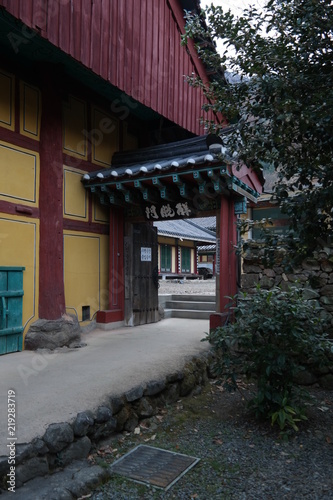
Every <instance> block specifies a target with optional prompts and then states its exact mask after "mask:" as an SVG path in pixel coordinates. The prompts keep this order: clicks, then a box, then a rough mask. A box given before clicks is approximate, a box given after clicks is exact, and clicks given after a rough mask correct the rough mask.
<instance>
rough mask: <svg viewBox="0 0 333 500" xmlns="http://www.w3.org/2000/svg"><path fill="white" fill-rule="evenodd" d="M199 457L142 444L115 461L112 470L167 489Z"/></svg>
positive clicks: (134, 479) (195, 462) (140, 481)
mask: <svg viewBox="0 0 333 500" xmlns="http://www.w3.org/2000/svg"><path fill="white" fill-rule="evenodd" d="M199 460H200V459H199V458H195V457H190V456H188V455H182V454H181V453H175V452H173V451H167V450H162V449H161V448H154V447H152V446H146V445H142V444H140V445H139V446H137V447H136V448H134V449H133V450H131V451H129V452H128V453H126V455H124V456H123V457H121V458H120V459H119V460H117V461H116V462H114V463H113V464H112V465H111V467H110V469H111V472H113V473H115V474H119V475H120V476H124V477H127V478H129V479H132V480H133V481H136V482H138V483H143V484H147V485H152V486H155V487H156V488H161V489H164V490H165V491H167V490H168V489H169V488H171V486H172V485H173V484H174V483H175V482H176V481H178V479H180V478H181V477H182V476H183V475H184V474H186V472H187V471H189V470H190V469H191V468H192V467H194V466H195V465H196V464H197V463H198V462H199Z"/></svg>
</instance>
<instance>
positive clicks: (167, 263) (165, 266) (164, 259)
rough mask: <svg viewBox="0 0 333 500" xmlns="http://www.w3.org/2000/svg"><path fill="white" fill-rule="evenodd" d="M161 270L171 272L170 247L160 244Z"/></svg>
mask: <svg viewBox="0 0 333 500" xmlns="http://www.w3.org/2000/svg"><path fill="white" fill-rule="evenodd" d="M161 271H162V272H164V273H169V272H171V247H170V246H169V245H161Z"/></svg>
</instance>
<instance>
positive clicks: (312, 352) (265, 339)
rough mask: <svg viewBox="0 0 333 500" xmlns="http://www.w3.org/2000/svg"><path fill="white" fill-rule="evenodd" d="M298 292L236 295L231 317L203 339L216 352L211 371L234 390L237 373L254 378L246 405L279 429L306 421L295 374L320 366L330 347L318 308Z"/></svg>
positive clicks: (304, 395)
mask: <svg viewBox="0 0 333 500" xmlns="http://www.w3.org/2000/svg"><path fill="white" fill-rule="evenodd" d="M303 292H304V290H303V289H300V288H296V287H293V288H290V289H289V290H288V291H282V290H281V289H280V288H278V287H275V288H273V289H271V290H264V289H261V288H260V287H259V286H258V287H257V289H256V293H254V294H253V295H252V294H251V295H247V294H245V293H241V294H239V295H238V296H236V297H234V298H233V299H232V304H231V306H230V307H231V311H232V313H233V314H232V315H233V318H234V321H233V322H230V323H229V324H227V325H226V326H224V327H219V328H217V329H215V330H213V331H212V332H210V333H209V334H207V337H206V338H205V339H204V340H208V341H209V342H210V343H211V344H212V347H213V349H214V351H215V354H216V357H215V363H214V366H213V370H214V372H215V375H216V376H217V377H219V378H222V379H223V380H224V382H225V385H226V386H227V388H229V389H231V390H232V389H237V388H238V385H237V379H238V378H239V376H240V375H246V377H247V378H248V379H249V380H252V381H254V382H255V385H256V392H255V394H254V395H253V397H252V398H251V400H250V402H249V406H250V408H251V409H252V410H253V411H254V412H255V414H256V416H257V417H263V418H266V419H267V418H268V419H270V420H271V423H272V425H273V424H277V425H279V427H280V430H281V431H284V430H285V429H290V428H293V429H294V430H298V427H297V422H298V421H300V420H304V419H306V417H305V415H304V407H305V398H306V397H307V395H308V393H307V391H304V390H303V389H301V388H300V387H299V386H298V385H297V384H296V382H295V377H296V375H298V374H299V373H300V372H301V371H302V370H305V369H309V366H311V367H313V368H314V367H319V366H320V365H323V364H325V363H326V362H327V352H328V350H331V351H332V350H333V347H332V344H331V343H330V341H329V340H328V339H327V336H326V327H327V324H326V320H325V319H324V318H323V317H322V315H321V309H320V307H319V306H318V304H316V303H314V302H313V301H309V300H306V299H305V298H304V297H303ZM236 300H237V302H236ZM234 304H236V305H234Z"/></svg>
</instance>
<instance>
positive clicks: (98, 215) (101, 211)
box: [92, 200, 110, 224]
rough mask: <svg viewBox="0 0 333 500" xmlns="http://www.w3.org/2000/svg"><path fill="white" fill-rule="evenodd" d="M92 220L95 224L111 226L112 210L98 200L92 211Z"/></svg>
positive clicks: (95, 201) (94, 202)
mask: <svg viewBox="0 0 333 500" xmlns="http://www.w3.org/2000/svg"><path fill="white" fill-rule="evenodd" d="M92 220H93V222H99V223H102V224H109V220H110V208H109V207H107V206H104V205H101V204H100V203H99V202H98V201H97V200H94V201H93V209H92Z"/></svg>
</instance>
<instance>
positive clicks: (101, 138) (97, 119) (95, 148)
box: [90, 108, 119, 167]
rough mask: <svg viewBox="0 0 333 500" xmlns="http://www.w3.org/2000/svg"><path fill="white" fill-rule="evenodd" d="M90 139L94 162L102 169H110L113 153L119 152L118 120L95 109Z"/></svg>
mask: <svg viewBox="0 0 333 500" xmlns="http://www.w3.org/2000/svg"><path fill="white" fill-rule="evenodd" d="M90 137H91V145H92V161H93V162H94V163H96V164H98V165H101V166H102V167H109V166H110V165H111V159H112V156H113V153H115V152H116V151H118V150H119V122H118V120H117V119H116V118H114V117H111V116H109V115H107V114H106V113H104V112H103V111H101V110H99V109H97V108H93V110H92V130H91V131H90Z"/></svg>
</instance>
